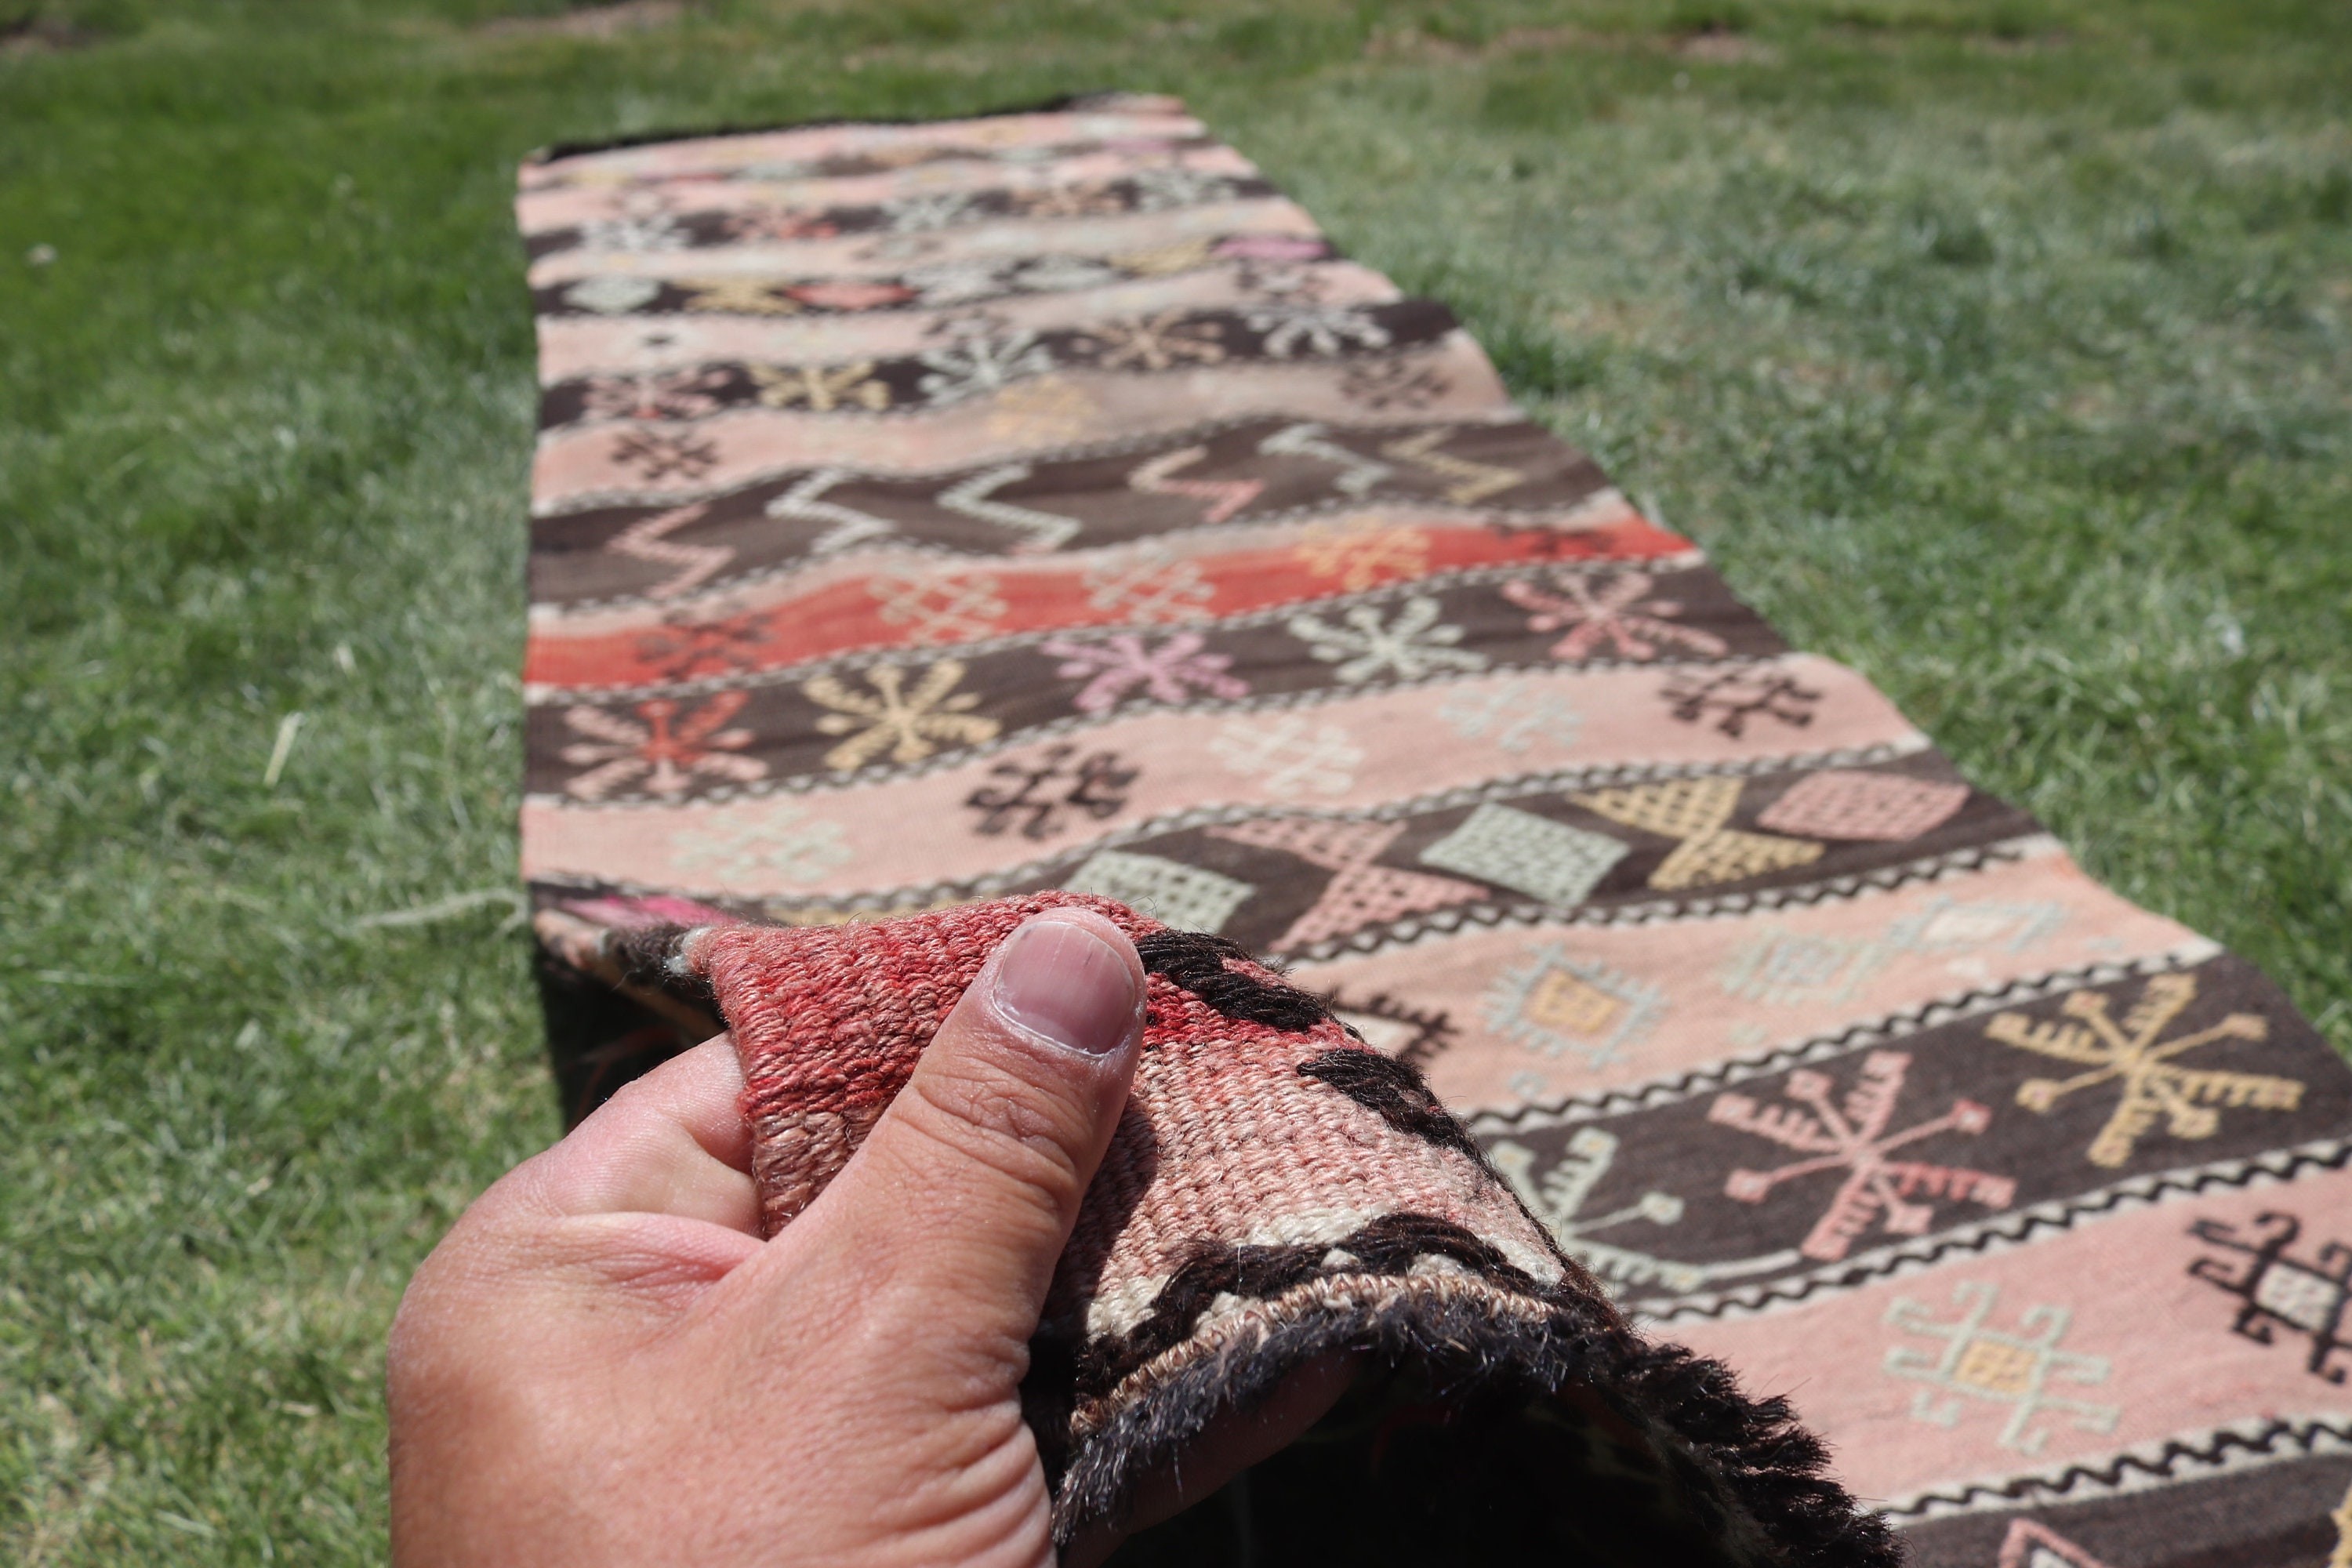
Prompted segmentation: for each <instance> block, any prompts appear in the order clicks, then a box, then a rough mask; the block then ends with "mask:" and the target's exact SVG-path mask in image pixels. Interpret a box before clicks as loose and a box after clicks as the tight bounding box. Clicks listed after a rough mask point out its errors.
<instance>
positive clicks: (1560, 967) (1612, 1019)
mask: <svg viewBox="0 0 2352 1568" xmlns="http://www.w3.org/2000/svg"><path fill="white" fill-rule="evenodd" d="M1521 958H1522V960H1523V962H1521V963H1517V964H1515V965H1513V966H1512V967H1511V968H1509V969H1507V970H1505V971H1503V973H1500V974H1498V975H1496V977H1495V981H1494V984H1491V985H1489V986H1488V987H1487V988H1486V1005H1485V1011H1486V1026H1487V1027H1488V1028H1490V1029H1492V1030H1494V1031H1495V1033H1496V1034H1498V1035H1501V1036H1504V1037H1507V1038H1508V1039H1512V1040H1516V1041H1517V1042H1518V1043H1519V1044H1520V1045H1522V1046H1524V1047H1527V1048H1528V1050H1531V1051H1536V1052H1539V1053H1541V1054H1542V1055H1544V1056H1548V1057H1559V1056H1565V1055H1567V1054H1568V1053H1569V1052H1571V1051H1573V1052H1575V1053H1576V1054H1577V1055H1578V1056H1580V1057H1582V1058H1584V1059H1585V1061H1586V1062H1588V1063H1589V1064H1591V1066H1593V1067H1601V1066H1605V1065H1606V1064H1608V1063H1610V1062H1613V1061H1620V1060H1622V1059H1623V1058H1624V1054H1625V1049H1626V1047H1629V1046H1633V1045H1638V1044H1639V1043H1640V1042H1641V1041H1642V1040H1643V1038H1645V1037H1647V1036H1648V1035H1649V1032H1650V1031H1651V1030H1652V1029H1653V1028H1654V1027H1656V1026H1657V1022H1658V1019H1659V1017H1660V1016H1661V1015H1663V1014H1664V1012H1665V1010H1666V994H1665V993H1664V992H1663V991H1661V990H1659V989H1658V988H1657V987H1656V986H1654V985H1652V984H1649V983H1647V982H1646V981H1641V980H1636V979H1634V978H1633V976H1632V975H1630V974H1627V973H1623V972H1622V971H1621V970H1616V969H1612V968H1611V967H1610V966H1609V965H1607V964H1605V963H1601V962H1600V961H1599V960H1598V959H1591V958H1578V957H1575V956H1574V955H1572V954H1570V952H1568V951H1567V950H1566V949H1565V948H1563V947H1561V946H1560V944H1559V943H1558V942H1547V943H1545V944H1543V945H1542V946H1539V947H1531V948H1528V950H1527V951H1526V952H1524V953H1523V954H1521Z"/></svg>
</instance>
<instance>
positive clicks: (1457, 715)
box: [1437, 677, 1584, 756]
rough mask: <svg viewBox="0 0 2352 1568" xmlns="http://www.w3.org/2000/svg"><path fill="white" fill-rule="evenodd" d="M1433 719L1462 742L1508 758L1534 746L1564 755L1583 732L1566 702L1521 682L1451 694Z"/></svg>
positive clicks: (1532, 682)
mask: <svg viewBox="0 0 2352 1568" xmlns="http://www.w3.org/2000/svg"><path fill="white" fill-rule="evenodd" d="M1437 717H1438V719H1439V721H1441V722H1443V723H1444V724H1445V725H1446V726H1447V727H1449V728H1450V729H1452V730H1453V731H1454V733H1455V734H1457V735H1459V736H1461V737H1462V738H1463V739H1464V740H1465V741H1478V740H1487V739H1491V740H1492V741H1493V742H1494V743H1495V747H1496V750H1497V751H1503V752H1510V753H1511V754H1512V755H1514V756H1517V755H1518V754H1519V753H1520V752H1525V751H1528V750H1529V749H1531V748H1533V747H1536V746H1538V745H1540V746H1548V747H1552V748H1555V749H1557V750H1559V751H1563V752H1564V751H1566V750H1568V749H1569V748H1570V747H1571V746H1573V745H1575V744H1576V739H1577V736H1578V734H1579V733H1580V732H1581V731H1582V730H1583V728H1584V716H1583V715H1582V714H1580V713H1579V712H1578V711H1577V710H1576V709H1575V708H1574V707H1573V706H1572V705H1571V704H1570V702H1569V700H1568V699H1567V698H1566V697H1564V696H1562V695H1560V693H1559V692H1557V691H1554V690H1550V689H1547V688H1546V687H1545V686H1544V684H1543V683H1542V682H1540V681H1538V680H1535V679H1530V678H1524V677H1523V678H1521V679H1516V680H1507V681H1504V682H1503V683H1501V684H1500V685H1497V686H1484V687H1475V688H1472V687H1465V688H1461V689H1456V690H1455V691H1454V692H1453V693H1452V694H1450V695H1449V696H1448V697H1447V698H1446V699H1445V701H1444V703H1443V704H1442V705H1441V706H1440V707H1439V708H1438V710H1437Z"/></svg>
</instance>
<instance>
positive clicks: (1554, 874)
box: [1421, 803, 1626, 906]
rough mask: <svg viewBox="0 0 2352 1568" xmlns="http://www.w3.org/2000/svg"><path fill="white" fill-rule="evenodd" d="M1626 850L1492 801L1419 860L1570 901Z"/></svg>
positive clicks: (1551, 901)
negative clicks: (1494, 803)
mask: <svg viewBox="0 0 2352 1568" xmlns="http://www.w3.org/2000/svg"><path fill="white" fill-rule="evenodd" d="M1625 855H1626V848H1625V846H1624V845H1622V844H1620V843H1619V842H1617V840H1615V839H1614V838H1609V837H1603V836H1602V835H1601V834H1598V833H1588V832H1586V831H1585V830H1584V829H1583V828H1581V827H1570V826H1568V825H1567V824H1566V823H1564V822H1554V821H1552V820H1551V819H1550V818H1549V817H1543V816H1536V815H1535V814H1534V813H1533V812H1527V811H1520V810H1518V809H1517V807H1515V806H1508V805H1493V804H1491V803H1490V804H1488V805H1482V806H1480V807H1479V808H1478V809H1477V810H1475V811H1474V812H1472V813H1471V814H1470V815H1469V816H1468V817H1467V818H1465V820H1464V822H1463V824H1462V826H1459V827H1457V828H1455V829H1454V831H1453V832H1451V833H1449V834H1447V835H1446V836H1445V837H1443V838H1441V839H1439V840H1438V841H1437V842H1436V843H1434V844H1433V845H1431V846H1430V847H1428V848H1426V849H1423V851H1422V852H1421V859H1422V863H1423V864H1424V865H1429V866H1435V867H1437V868H1439V869H1441V870H1446V871H1458V872H1460V873H1461V874H1462V875H1463V876H1465V877H1475V878H1477V879H1479V880H1481V881H1485V882H1494V883H1496V884H1498V885H1500V886H1502V887H1506V888H1509V889H1512V890H1513V891H1515V892H1521V893H1526V894H1528V895H1529V896H1531V897H1533V898H1538V899H1541V900H1543V901H1544V902H1546V903H1548V904H1559V905H1562V906H1566V905H1570V904H1580V903H1582V902H1583V901H1584V899H1585V895H1587V894H1588V893H1590V892H1591V891H1592V889H1594V888H1595V887H1596V886H1598V885H1599V884H1600V881H1601V878H1603V877H1605V876H1607V875H1608V874H1609V868H1611V867H1612V866H1614V865H1616V864H1617V862H1618V861H1620V860H1622V859H1623V858H1625Z"/></svg>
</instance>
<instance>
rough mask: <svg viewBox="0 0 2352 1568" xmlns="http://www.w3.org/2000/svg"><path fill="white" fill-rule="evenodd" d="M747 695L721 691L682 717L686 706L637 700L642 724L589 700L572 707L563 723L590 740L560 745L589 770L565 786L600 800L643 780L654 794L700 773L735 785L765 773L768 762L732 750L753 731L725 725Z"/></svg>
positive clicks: (682, 786)
mask: <svg viewBox="0 0 2352 1568" xmlns="http://www.w3.org/2000/svg"><path fill="white" fill-rule="evenodd" d="M750 700H751V696H750V694H749V693H748V692H742V691H722V692H720V693H719V695H718V696H716V697H713V698H712V699H711V700H709V701H708V702H706V703H704V704H703V705H702V706H701V707H700V708H698V709H697V710H695V711H693V712H691V713H688V714H687V715H686V717H685V718H684V719H683V720H680V719H679V718H678V712H679V710H680V706H681V705H680V704H679V703H677V702H674V701H672V700H670V699H668V698H667V697H657V698H656V699H654V700H652V701H650V702H640V703H638V704H637V719H639V720H642V721H644V722H642V723H640V722H637V721H635V720H629V719H624V718H621V717H620V716H619V715H617V714H614V713H608V712H606V711H605V710H604V709H602V708H592V707H589V706H588V705H586V704H585V703H583V704H581V705H579V706H577V707H574V708H571V709H567V710H565V712H564V715H563V721H564V722H565V723H567V724H569V725H571V726H572V729H574V730H576V731H579V732H580V733H581V734H583V735H586V736H589V737H591V739H589V740H586V741H575V742H572V744H571V745H569V746H566V747H564V748H563V760H564V761H565V762H567V763H572V765H573V766H574V767H586V768H587V769H588V770H589V771H588V772H586V773H582V774H581V775H580V776H579V777H577V778H575V779H573V780H572V782H571V783H570V784H566V785H565V786H564V788H565V790H566V791H567V792H569V793H570V794H572V795H576V796H578V797H579V798H580V799H582V800H602V799H604V797H605V796H606V795H611V794H613V793H614V791H616V790H621V789H625V788H626V787H628V785H630V784H634V783H635V782H636V781H637V780H639V779H643V780H644V781H645V783H644V784H643V786H642V787H643V788H644V789H645V790H646V791H647V792H648V793H649V794H653V795H682V794H684V793H685V792H686V790H687V788H688V786H689V785H691V784H693V783H694V778H695V775H696V774H698V773H699V774H704V775H707V776H709V777H711V778H719V779H726V780H728V781H730V783H734V784H748V783H750V782H751V780H753V779H756V778H763V777H765V776H766V775H767V772H768V764H767V763H763V762H761V761H760V760H759V759H758V758H757V757H738V756H730V755H728V754H727V753H729V752H739V751H741V750H742V749H743V748H744V747H745V746H748V745H750V744H751V741H752V738H753V737H752V734H751V731H749V730H726V729H721V728H720V726H721V725H723V724H725V723H726V722H727V721H729V720H730V719H732V718H733V717H735V715H736V714H737V713H738V712H740V711H741V710H742V707H743V704H744V703H746V702H748V701H750Z"/></svg>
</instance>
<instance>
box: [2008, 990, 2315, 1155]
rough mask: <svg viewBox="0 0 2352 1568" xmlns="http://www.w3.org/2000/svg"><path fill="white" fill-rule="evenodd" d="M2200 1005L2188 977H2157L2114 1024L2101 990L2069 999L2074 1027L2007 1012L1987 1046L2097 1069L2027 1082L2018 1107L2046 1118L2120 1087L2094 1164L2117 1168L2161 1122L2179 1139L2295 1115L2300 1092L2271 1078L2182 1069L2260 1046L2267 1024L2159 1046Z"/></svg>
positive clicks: (2240, 1020) (2237, 1020) (2243, 1019)
mask: <svg viewBox="0 0 2352 1568" xmlns="http://www.w3.org/2000/svg"><path fill="white" fill-rule="evenodd" d="M2196 998H2197V981H2196V978H2195V977H2194V976H2193V975H2188V974H2158V975H2156V976H2154V977H2152V978H2151V979H2150V980H2149V981H2148V983H2147V984H2146V985H2145V986H2143V987H2142V988H2141V990H2140V994H2139V1000H2138V1001H2137V1002H2136V1003H2134V1004H2133V1005H2132V1009H2131V1011H2130V1012H2128V1013H2126V1014H2125V1015H2124V1017H2123V1022H2122V1023H2121V1024H2117V1023H2116V1020H2115V1019H2114V1018H2112V1017H2110V1016H2108V1014H2107V999H2106V997H2105V996H2104V995H2102V994H2099V993H2098V992H2095V991H2076V992H2074V993H2072V994H2069V995H2068V996H2067V998H2066V1000H2065V1003H2064V1005H2063V1007H2062V1009H2061V1011H2063V1013H2064V1014H2065V1016H2067V1017H2068V1018H2070V1019H2074V1020H2075V1022H2073V1023H2061V1022H2058V1021H2055V1020H2053V1021H2052V1022H2049V1023H2042V1024H2037V1023H2035V1022H2034V1021H2033V1020H2032V1018H2029V1017H2027V1016H2025V1015H2024V1014H2022V1013H2000V1014H1996V1015H1994V1016H1993V1018H1992V1020H1991V1021H1990V1023H1988V1024H1986V1025H1985V1035H1986V1037H1987V1038H1989V1039H1994V1040H1999V1041H2000V1043H2001V1044H2002V1045H2005V1046H2015V1047H2018V1048H2019V1049H2020V1050H2027V1051H2032V1052H2035V1053H2037V1054H2038V1055H2041V1056H2045V1057H2054V1058H2057V1059H2058V1060H2060V1061H2063V1062H2079V1063H2081V1064H2082V1065H2083V1066H2084V1067H2086V1068H2090V1069H2091V1070H2090V1071H2088V1072H2084V1073H2078V1074H2076V1075H2075V1076H2074V1077H2073V1078H2070V1079H2046V1078H2030V1079H2026V1080H2025V1081H2024V1082H2023V1083H2021V1084H2019V1085H2018V1086H2017V1103H2018V1104H2020V1105H2021V1106H2023V1107H2025V1109H2027V1110H2040V1111H2046V1110H2049V1109H2050V1108H2051V1107H2052V1106H2053V1105H2055V1104H2057V1103H2058V1101H2059V1100H2063V1099H2064V1098H2065V1097H2066V1096H2067V1095H2070V1094H2072V1093H2074V1091H2075V1090H2076V1089H2088V1088H2090V1087H2091V1086H2093V1085H2094V1084H2100V1083H2105V1082H2106V1081H2107V1080H2108V1079H2115V1080H2116V1081H2117V1082H2119V1083H2121V1084H2122V1085H2123V1098H2122V1099H2121V1100H2117V1101H2116V1110H2115V1114H2114V1115H2112V1116H2110V1117H2108V1118H2107V1124H2106V1125H2105V1127H2103V1128H2101V1129H2100V1130H2099V1135H2098V1136H2097V1137H2096V1138H2094V1139H2093V1140H2091V1147H2090V1151H2089V1153H2090V1160H2091V1163H2093V1164H2094V1165H2111V1166H2112V1165H2120V1164H2122V1163H2124V1162H2125V1161H2126V1160H2128V1159H2130V1158H2131V1154H2132V1149H2133V1147H2134V1146H2135V1145H2137V1143H2138V1142H2139V1140H2140V1138H2141V1136H2142V1135H2143V1134H2145V1133H2146V1132H2147V1131H2148V1130H2149V1129H2150V1128H2152V1127H2154V1126H2155V1125H2156V1122H2157V1119H2158V1117H2159V1116H2160V1117H2162V1118H2164V1120H2165V1121H2166V1122H2167V1124H2168V1125H2167V1131H2169V1132H2170V1133H2171V1134H2172V1135H2173V1136H2174V1137H2175V1138H2210V1137H2211V1136H2213V1134H2214V1133H2215V1132H2216V1131H2219V1130H2220V1128H2221V1115H2220V1112H2219V1111H2218V1110H2215V1109H2214V1108H2215V1107H2220V1108H2221V1109H2224V1110H2236V1109H2252V1110H2294V1108H2295V1107H2296V1106H2298V1105H2300V1104H2302V1103H2303V1085H2302V1084H2300V1083H2298V1082H2296V1081H2295V1080H2294V1079H2290V1078H2274V1077H2272V1076H2271V1075H2269V1074H2267V1073H2250V1072H2225V1071H2219V1070H2210V1069H2209V1070H2200V1069H2197V1068H2184V1067H2175V1066H2174V1065H2173V1064H2172V1059H2171V1058H2174V1057H2177V1056H2179V1055H2181V1054H2182V1053H2184V1052H2187V1051H2193V1050H2195V1049H2196V1048H2197V1047H2200V1046H2206V1045H2210V1044H2212V1043H2213V1042H2214V1041H2216V1040H2261V1039H2266V1038H2268V1037H2269V1035H2270V1024H2269V1021H2268V1020H2266V1019H2264V1018H2263V1016H2261V1015H2259V1014H2255V1013H2232V1014H2231V1015H2230V1016H2228V1017H2226V1018H2224V1019H2222V1020H2221V1022H2220V1023H2218V1024H2215V1025H2213V1026H2211V1027H2210V1028H2205V1029H2200V1030H2198V1031H2197V1032H2196V1033H2194V1034H2189V1035H2181V1036H2179V1037H2176V1038H2173V1039H2169V1040H2166V1041H2164V1042H2163V1043H2161V1044H2158V1040H2157V1037H2158V1036H2159V1035H2161V1034H2163V1033H2164V1031H2165V1028H2166V1027H2167V1026H2168V1025H2170V1024H2171V1022H2172V1021H2173V1020H2174V1019H2175V1018H2177V1017H2179V1016H2180V1011H2181V1009H2182V1008H2184V1007H2186V1006H2188V1005H2189V1003H2191V1002H2193V1001H2195V1000H2196Z"/></svg>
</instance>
